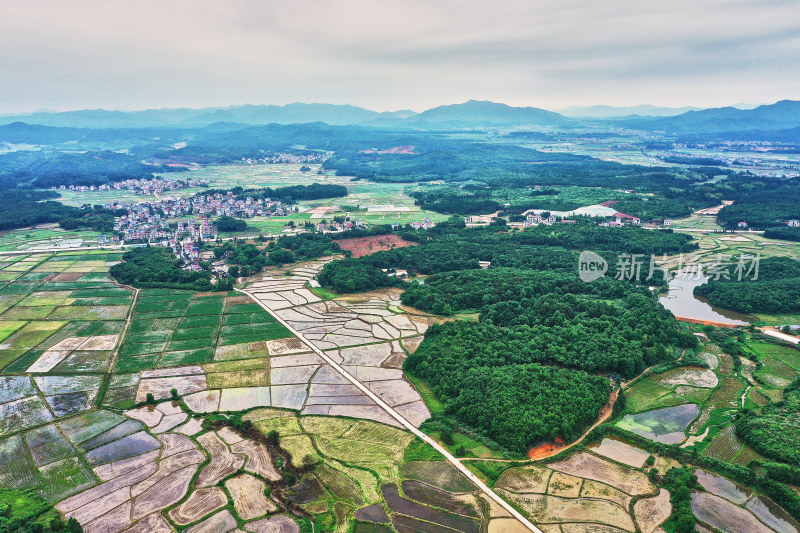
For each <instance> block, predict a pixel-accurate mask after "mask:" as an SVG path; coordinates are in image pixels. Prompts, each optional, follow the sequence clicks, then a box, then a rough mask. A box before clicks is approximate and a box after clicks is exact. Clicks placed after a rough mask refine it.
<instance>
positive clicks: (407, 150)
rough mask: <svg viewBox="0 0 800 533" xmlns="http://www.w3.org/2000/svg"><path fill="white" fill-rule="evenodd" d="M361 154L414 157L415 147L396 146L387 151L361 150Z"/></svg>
mask: <svg viewBox="0 0 800 533" xmlns="http://www.w3.org/2000/svg"><path fill="white" fill-rule="evenodd" d="M358 153H359V154H409V155H414V147H413V146H395V147H394V148H388V149H386V150H361V151H359V152H358Z"/></svg>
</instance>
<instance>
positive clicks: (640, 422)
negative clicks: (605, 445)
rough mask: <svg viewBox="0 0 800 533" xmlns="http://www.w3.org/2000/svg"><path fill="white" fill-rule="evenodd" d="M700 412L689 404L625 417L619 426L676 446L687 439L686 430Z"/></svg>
mask: <svg viewBox="0 0 800 533" xmlns="http://www.w3.org/2000/svg"><path fill="white" fill-rule="evenodd" d="M699 412H700V408H699V407H698V405H697V404H693V403H687V404H682V405H676V406H674V407H664V408H661V409H654V410H652V411H646V412H644V413H638V414H630V415H625V416H624V417H623V418H622V420H620V421H619V422H618V423H617V426H619V427H620V428H622V429H624V430H627V431H631V432H633V433H636V434H637V435H642V436H643V437H647V438H649V439H652V440H654V441H656V442H662V443H664V444H676V443H678V442H681V441H683V440H684V439H685V438H686V434H685V431H686V428H687V427H688V426H689V424H690V423H691V422H692V421H693V420H694V419H695V418H697V415H698V414H699Z"/></svg>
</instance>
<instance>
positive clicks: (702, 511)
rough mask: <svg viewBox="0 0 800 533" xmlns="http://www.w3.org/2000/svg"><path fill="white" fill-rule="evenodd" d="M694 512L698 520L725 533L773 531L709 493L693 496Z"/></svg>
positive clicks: (750, 514) (746, 511)
mask: <svg viewBox="0 0 800 533" xmlns="http://www.w3.org/2000/svg"><path fill="white" fill-rule="evenodd" d="M692 511H694V514H695V516H696V517H697V519H698V520H700V521H702V522H705V523H707V524H708V525H710V526H711V527H714V528H716V529H718V530H720V531H721V532H723V533H740V532H742V531H747V532H748V533H770V532H771V531H772V530H771V529H770V528H768V527H767V526H765V525H764V524H762V523H761V522H759V521H758V519H756V517H755V516H753V514H752V513H751V512H750V511H748V510H746V509H742V508H741V507H738V506H736V505H734V504H733V503H731V502H729V501H728V500H725V499H723V498H720V497H719V496H714V495H713V494H711V493H708V492H695V493H693V494H692Z"/></svg>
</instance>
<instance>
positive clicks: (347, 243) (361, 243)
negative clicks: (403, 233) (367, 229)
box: [336, 235, 417, 257]
mask: <svg viewBox="0 0 800 533" xmlns="http://www.w3.org/2000/svg"><path fill="white" fill-rule="evenodd" d="M336 242H337V243H339V246H340V247H341V248H342V250H350V251H351V252H353V257H363V256H365V255H370V254H374V253H375V252H381V251H384V250H391V249H393V248H405V247H406V246H414V245H416V244H417V243H415V242H411V241H407V240H404V239H403V238H401V237H399V236H397V235H376V236H374V237H359V238H357V239H342V240H339V241H336Z"/></svg>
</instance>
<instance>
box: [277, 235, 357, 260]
mask: <svg viewBox="0 0 800 533" xmlns="http://www.w3.org/2000/svg"><path fill="white" fill-rule="evenodd" d="M267 253H268V263H269V264H271V265H281V264H285V263H294V262H295V261H308V260H309V259H316V258H317V257H322V256H325V255H335V254H341V253H343V252H342V249H341V248H340V247H339V245H338V244H337V243H336V242H334V241H333V240H332V239H331V238H330V237H329V236H327V235H323V234H319V233H301V234H299V235H291V236H290V235H284V236H281V237H279V238H278V240H277V241H275V242H271V243H269V245H268V246H267Z"/></svg>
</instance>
